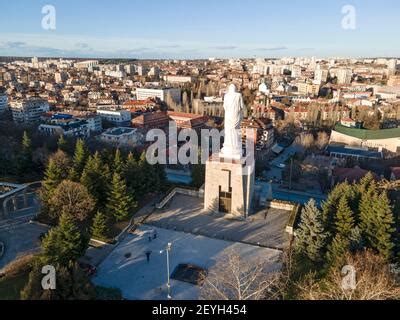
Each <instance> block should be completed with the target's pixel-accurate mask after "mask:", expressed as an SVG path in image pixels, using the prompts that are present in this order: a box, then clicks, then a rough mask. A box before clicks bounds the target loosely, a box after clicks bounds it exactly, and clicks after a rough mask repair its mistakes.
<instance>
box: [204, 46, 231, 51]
mask: <svg viewBox="0 0 400 320" xmlns="http://www.w3.org/2000/svg"><path fill="white" fill-rule="evenodd" d="M210 49H216V50H235V49H237V47H236V46H216V47H210Z"/></svg>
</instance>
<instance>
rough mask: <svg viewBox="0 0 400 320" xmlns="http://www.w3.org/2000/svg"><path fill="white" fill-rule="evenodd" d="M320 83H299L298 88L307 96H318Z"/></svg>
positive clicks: (300, 92)
mask: <svg viewBox="0 0 400 320" xmlns="http://www.w3.org/2000/svg"><path fill="white" fill-rule="evenodd" d="M319 89H320V85H319V84H315V83H306V82H304V83H302V82H301V83H298V84H297V90H298V92H299V94H301V95H305V96H318V94H319Z"/></svg>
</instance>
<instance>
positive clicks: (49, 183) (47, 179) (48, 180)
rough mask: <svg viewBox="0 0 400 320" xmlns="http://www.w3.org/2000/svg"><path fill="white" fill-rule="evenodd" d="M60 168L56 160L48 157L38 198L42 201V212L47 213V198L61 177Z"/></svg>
mask: <svg viewBox="0 0 400 320" xmlns="http://www.w3.org/2000/svg"><path fill="white" fill-rule="evenodd" d="M62 175H63V172H62V168H60V167H59V166H58V165H57V163H56V161H55V160H53V159H50V161H49V163H48V165H47V168H46V171H45V173H44V180H43V184H42V189H41V192H40V200H41V201H42V214H44V215H46V216H47V214H48V210H49V200H50V199H51V197H52V196H53V193H54V190H56V188H57V186H58V185H59V184H60V182H61V181H62V179H63V176H62Z"/></svg>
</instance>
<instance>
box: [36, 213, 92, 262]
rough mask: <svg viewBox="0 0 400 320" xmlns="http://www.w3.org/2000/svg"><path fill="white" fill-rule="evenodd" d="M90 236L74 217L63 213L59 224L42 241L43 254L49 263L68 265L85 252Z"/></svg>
mask: <svg viewBox="0 0 400 320" xmlns="http://www.w3.org/2000/svg"><path fill="white" fill-rule="evenodd" d="M87 246H88V238H87V237H86V236H85V235H84V234H83V233H82V232H81V230H80V229H79V227H78V226H77V224H76V222H75V221H74V219H73V218H72V217H71V216H69V215H68V214H65V213H64V214H62V215H61V217H60V223H59V225H58V226H57V227H56V228H54V229H51V230H50V231H49V233H48V234H47V235H46V237H45V238H44V239H43V241H42V256H43V257H44V258H45V259H46V261H48V262H49V263H60V264H62V265H67V264H68V263H69V262H70V261H77V260H78V259H79V258H80V257H82V255H83V254H84V253H85V251H86V249H87Z"/></svg>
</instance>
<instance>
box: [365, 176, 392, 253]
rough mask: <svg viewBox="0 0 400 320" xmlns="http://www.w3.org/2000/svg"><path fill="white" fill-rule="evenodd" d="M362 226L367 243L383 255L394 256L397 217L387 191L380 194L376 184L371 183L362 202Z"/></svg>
mask: <svg viewBox="0 0 400 320" xmlns="http://www.w3.org/2000/svg"><path fill="white" fill-rule="evenodd" d="M360 219H361V223H360V227H361V231H362V233H363V235H364V238H365V242H366V245H367V246H368V247H370V248H372V249H374V250H376V251H377V252H378V253H379V254H380V256H381V257H383V258H384V259H386V260H389V259H390V258H392V257H393V249H394V247H395V244H394V232H395V218H394V215H393V211H392V206H391V203H390V200H389V198H388V196H387V193H386V192H385V191H382V192H381V193H380V194H379V191H378V189H377V188H376V184H374V183H373V184H371V186H370V188H369V189H368V190H367V192H366V193H364V194H363V196H362V198H361V203H360Z"/></svg>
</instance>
